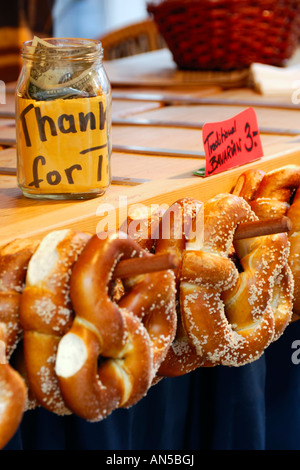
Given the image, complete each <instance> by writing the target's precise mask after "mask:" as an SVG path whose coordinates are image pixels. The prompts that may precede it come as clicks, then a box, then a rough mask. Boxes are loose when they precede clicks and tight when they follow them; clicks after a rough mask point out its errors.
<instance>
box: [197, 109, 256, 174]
mask: <svg viewBox="0 0 300 470" xmlns="http://www.w3.org/2000/svg"><path fill="white" fill-rule="evenodd" d="M202 136H203V144H204V150H205V158H206V167H205V176H210V175H213V174H216V173H221V172H223V171H226V170H229V169H230V168H234V167H236V166H239V165H244V164H246V163H249V162H251V161H254V160H257V159H259V158H261V157H262V156H263V148H262V144H261V140H260V135H259V131H258V124H257V118H256V113H255V111H254V109H252V108H248V109H246V110H245V111H242V112H241V113H239V114H237V115H236V116H234V117H233V118H231V119H228V120H226V121H222V122H213V123H207V124H205V125H204V126H203V133H202Z"/></svg>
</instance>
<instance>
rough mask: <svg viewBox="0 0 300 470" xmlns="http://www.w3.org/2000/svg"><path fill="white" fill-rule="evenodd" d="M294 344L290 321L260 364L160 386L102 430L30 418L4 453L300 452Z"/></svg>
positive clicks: (299, 377) (298, 332) (299, 326)
mask: <svg viewBox="0 0 300 470" xmlns="http://www.w3.org/2000/svg"><path fill="white" fill-rule="evenodd" d="M298 340H300V322H295V323H292V324H291V325H289V327H288V328H287V329H286V331H285V333H284V335H283V336H282V337H281V338H280V339H279V340H278V341H277V342H275V343H273V344H272V345H271V346H269V348H268V349H267V350H266V352H265V354H264V355H263V356H262V357H261V358H260V359H259V360H258V361H255V362H254V363H252V364H249V365H246V366H243V367H239V368H229V367H223V366H218V367H214V368H203V369H202V368H201V369H198V370H196V371H194V372H192V373H190V374H188V375H186V376H183V377H178V378H170V379H164V380H162V381H161V382H160V383H158V384H157V385H155V386H154V387H152V388H151V389H150V390H149V392H148V394H147V396H146V397H145V398H143V399H142V400H141V401H140V402H139V403H138V404H137V405H135V406H133V407H132V408H130V409H128V410H127V409H120V410H116V411H114V412H113V413H112V414H111V415H110V416H109V417H108V418H106V419H105V420H104V421H102V422H100V423H89V422H86V421H84V420H82V419H80V418H78V417H77V416H73V415H72V416H66V417H59V416H56V415H54V414H52V413H49V412H47V411H46V410H44V409H42V408H39V409H36V410H33V411H28V412H26V413H25V415H24V418H23V421H22V424H21V426H20V429H19V430H18V431H17V433H16V435H15V436H14V438H13V439H12V440H11V441H10V443H9V444H8V445H7V446H6V449H9V450H16V449H26V450H75V449H77V450H108V451H109V450H158V451H159V450H202V449H203V450H275V449H277V450H299V449H300V364H299V365H298V364H297V361H293V360H292V355H293V354H294V356H295V357H297V355H296V352H297V350H295V349H293V344H294V342H295V341H298Z"/></svg>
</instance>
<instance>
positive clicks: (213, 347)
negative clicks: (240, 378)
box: [180, 194, 292, 366]
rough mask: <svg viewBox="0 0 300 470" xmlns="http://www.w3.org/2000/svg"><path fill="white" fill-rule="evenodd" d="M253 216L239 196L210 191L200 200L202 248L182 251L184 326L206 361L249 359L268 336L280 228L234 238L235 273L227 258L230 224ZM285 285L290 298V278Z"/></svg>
mask: <svg viewBox="0 0 300 470" xmlns="http://www.w3.org/2000/svg"><path fill="white" fill-rule="evenodd" d="M255 218H256V217H255V215H254V213H253V212H252V211H251V209H250V207H249V205H248V204H247V203H246V202H245V201H244V199H242V198H240V197H237V196H234V195H230V194H221V195H218V196H216V197H215V198H213V199H211V200H209V201H208V202H207V203H206V204H205V205H204V242H203V247H202V249H201V250H198V251H194V252H193V251H190V252H186V253H185V256H184V260H183V265H182V274H181V284H180V291H181V294H180V296H181V306H182V307H181V308H182V318H183V324H184V328H185V330H186V331H187V334H188V336H189V338H190V339H191V340H192V342H193V344H194V346H195V348H196V350H197V353H198V355H199V356H201V357H202V358H204V359H206V360H208V361H210V362H211V363H212V364H223V365H229V366H241V365H244V364H247V363H249V362H252V361H254V360H256V359H258V358H259V357H260V356H261V355H262V354H263V352H264V350H265V349H266V348H267V347H268V346H269V344H270V343H271V342H272V341H273V339H274V334H275V319H274V312H273V309H272V302H273V301H274V282H275V279H276V276H277V275H278V274H279V273H281V271H282V269H283V268H286V264H287V256H288V242H287V236H286V234H278V235H272V236H265V237H258V238H254V239H248V240H240V241H238V242H235V252H236V253H237V256H238V258H239V261H240V264H241V266H242V268H243V271H242V272H241V273H239V272H238V270H237V268H236V267H235V266H234V264H233V261H232V260H231V259H230V258H229V255H230V252H231V245H232V242H233V236H234V232H235V229H236V227H237V226H238V224H239V223H243V222H246V221H251V220H255ZM285 287H286V286H285ZM288 288H289V293H288V294H287V296H288V300H290V294H291V292H292V283H291V282H290V283H289V286H288ZM285 300H286V299H285ZM290 310H291V309H290ZM290 310H289V319H290V315H291V312H290Z"/></svg>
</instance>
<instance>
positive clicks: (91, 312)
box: [55, 232, 174, 421]
mask: <svg viewBox="0 0 300 470" xmlns="http://www.w3.org/2000/svg"><path fill="white" fill-rule="evenodd" d="M142 256H151V255H150V254H149V253H147V252H146V251H145V250H143V249H142V248H141V247H140V246H139V245H138V244H137V243H136V242H135V241H134V240H132V239H131V238H129V237H128V236H127V235H126V234H125V233H121V232H119V233H107V234H106V236H105V237H103V238H101V236H97V235H95V236H93V237H92V239H91V240H90V241H89V242H88V244H87V246H86V247H85V249H84V250H83V252H82V254H81V255H80V257H79V259H78V261H77V262H76V264H75V266H74V268H73V272H72V276H71V286H70V296H71V301H72V305H73V308H74V311H75V319H74V321H73V324H72V327H71V329H70V330H69V331H68V333H67V334H65V335H64V336H63V338H62V339H61V341H60V343H59V347H58V353H57V359H56V367H55V368H56V373H57V376H58V380H59V385H60V389H61V392H62V394H63V397H64V400H65V402H66V404H67V406H68V407H69V409H71V410H72V411H73V412H74V413H75V414H77V415H79V416H81V417H83V418H85V419H87V420H89V421H100V420H102V419H103V418H105V417H106V416H108V415H109V414H110V413H111V412H112V411H113V410H115V409H116V408H120V407H121V408H125V407H126V408H128V407H130V406H132V405H133V404H135V403H137V402H138V401H139V400H140V399H141V398H142V397H143V396H144V395H145V394H146V393H147V391H148V389H149V387H150V385H151V383H152V380H153V377H154V375H155V372H156V368H157V367H158V364H159V362H160V360H161V358H162V357H163V355H164V354H165V352H162V350H161V344H160V342H159V341H158V339H157V338H156V339H155V337H156V336H157V333H156V331H155V330H156V328H157V329H158V331H160V332H162V331H163V329H165V336H166V335H169V339H168V341H167V343H169V342H171V341H172V339H173V338H172V337H173V332H171V334H170V332H169V328H170V320H168V318H167V317H168V315H171V314H172V308H173V307H172V308H171V309H169V310H168V309H167V315H166V314H165V305H164V302H163V305H162V312H161V314H160V315H161V316H162V317H163V316H164V315H165V318H162V320H161V322H162V323H161V325H159V324H156V321H154V318H155V319H156V320H157V318H158V313H154V316H151V312H149V311H150V310H151V308H152V303H151V302H148V300H147V296H149V295H150V294H151V293H152V290H153V286H152V284H153V285H155V284H157V280H159V278H158V277H157V273H154V274H148V275H146V277H145V278H144V281H142V282H141V283H139V282H138V281H137V280H136V279H134V280H131V279H130V278H129V280H128V281H127V283H126V288H125V293H124V295H123V296H122V302H120V305H118V304H117V303H116V302H113V301H112V300H111V298H110V297H109V295H108V287H107V286H108V284H109V282H110V279H111V276H112V272H113V270H114V267H115V266H116V264H117V263H118V261H120V260H122V259H127V258H131V257H142ZM165 274H167V275H168V282H167V284H165V285H164V286H165V287H166V286H167V285H168V284H169V281H170V279H172V278H171V277H169V276H171V275H170V274H168V273H165ZM165 287H164V288H165ZM131 289H132V290H131ZM156 289H157V286H156V285H155V291H156ZM173 289H174V288H173ZM156 292H158V293H160V291H156ZM155 295H156V294H155ZM143 300H146V303H144V304H143ZM156 308H157V305H156V306H155V309H156ZM142 309H144V312H143V314H142V313H141V312H140V313H139V314H136V313H137V311H139V310H142ZM147 310H149V311H147ZM147 319H149V321H148V320H147ZM143 321H144V322H145V326H144V324H143ZM173 321H174V320H172V321H171V325H172V328H173V324H174V323H173ZM147 323H148V325H147ZM146 327H148V329H149V333H148V331H147V329H146ZM153 343H156V344H155V345H153ZM162 344H163V349H164V348H165V347H166V344H165V341H163V342H162Z"/></svg>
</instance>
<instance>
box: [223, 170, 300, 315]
mask: <svg viewBox="0 0 300 470" xmlns="http://www.w3.org/2000/svg"><path fill="white" fill-rule="evenodd" d="M254 173H255V170H252V171H251V172H249V171H246V172H244V173H243V174H242V175H240V177H239V178H238V180H237V182H236V185H235V187H234V188H233V190H232V192H233V193H234V194H238V195H240V196H241V197H244V198H245V199H246V200H248V201H249V204H250V205H251V208H252V210H253V211H254V212H255V213H256V215H257V216H258V217H259V218H260V219H265V218H272V217H281V216H288V217H289V218H290V220H291V221H292V224H293V228H292V230H291V232H290V233H289V241H290V244H291V247H290V256H289V265H290V267H291V271H292V275H293V277H294V284H295V287H294V313H295V314H296V315H300V262H299V255H298V253H299V245H300V241H299V238H300V235H299V230H300V229H299V198H300V197H299V187H300V166H297V165H286V166H283V167H281V168H279V169H276V170H273V171H270V172H268V173H263V177H262V178H261V174H262V172H261V171H258V170H256V178H257V179H260V183H259V184H258V185H257V187H256V189H255V191H253V192H251V191H250V190H249V187H250V184H249V182H250V181H252V180H253V174H254ZM285 275H286V276H290V275H291V274H290V271H289V270H288V272H286V274H285ZM286 282H288V281H286Z"/></svg>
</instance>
